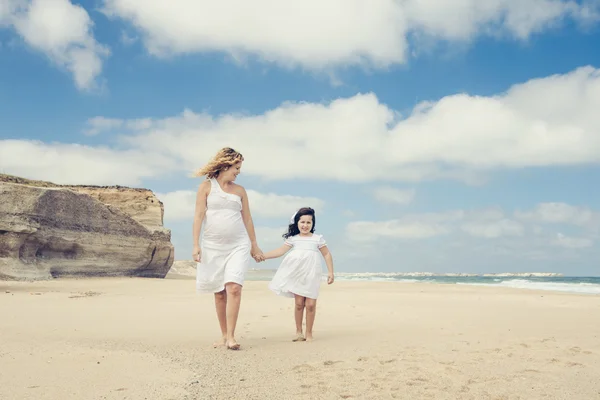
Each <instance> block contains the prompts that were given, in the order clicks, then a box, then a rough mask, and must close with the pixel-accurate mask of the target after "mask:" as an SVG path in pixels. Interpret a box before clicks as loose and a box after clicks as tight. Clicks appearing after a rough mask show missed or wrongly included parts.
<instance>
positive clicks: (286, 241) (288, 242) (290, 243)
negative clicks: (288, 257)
mask: <svg viewBox="0 0 600 400" xmlns="http://www.w3.org/2000/svg"><path fill="white" fill-rule="evenodd" d="M283 244H286V245H288V246H290V247H294V237H293V236H291V237H289V238H287V239H285V240H284V241H283Z"/></svg>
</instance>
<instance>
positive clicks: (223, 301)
mask: <svg viewBox="0 0 600 400" xmlns="http://www.w3.org/2000/svg"><path fill="white" fill-rule="evenodd" d="M215 308H216V309H217V318H218V319H219V326H220V327H221V339H220V340H218V341H216V342H215V343H214V344H213V346H214V347H219V346H223V345H224V344H225V342H226V341H227V292H226V291H225V290H222V291H220V292H218V293H215Z"/></svg>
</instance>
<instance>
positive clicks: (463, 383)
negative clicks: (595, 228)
mask: <svg viewBox="0 0 600 400" xmlns="http://www.w3.org/2000/svg"><path fill="white" fill-rule="evenodd" d="M0 290H1V291H0V315H1V316H2V324H1V329H0V364H1V365H2V369H1V374H0V398H2V399H11V400H12V399H15V400H16V399H36V400H41V399H107V400H112V399H130V400H133V399H136V400H137V399H230V398H234V399H474V400H475V399H477V400H479V399H494V400H501V399H581V400H590V399H600V379H598V377H599V376H600V302H599V301H598V300H599V297H598V296H589V295H577V294H568V293H549V292H537V291H529V290H528V291H518V290H513V289H502V288H481V287H465V286H454V285H433V284H403V283H396V282H391V283H384V282H338V283H336V284H335V285H333V286H331V287H324V288H323V291H322V297H321V299H320V300H319V305H318V310H317V322H316V327H315V335H316V341H315V342H313V343H292V341H291V339H292V337H293V333H294V325H293V318H292V302H291V301H289V300H288V299H283V298H277V297H275V296H274V295H272V294H271V293H270V292H268V291H267V289H266V283H265V282H248V284H247V286H246V289H245V291H244V300H243V305H242V312H241V315H240V321H239V325H238V339H239V341H240V342H241V343H242V345H243V350H241V351H239V352H234V351H226V350H223V349H213V348H212V347H211V343H212V341H213V339H215V338H216V337H217V336H218V330H217V323H216V318H215V315H214V307H213V303H212V298H211V297H210V296H200V295H196V294H195V293H194V281H193V280H181V279H167V280H154V279H140V278H134V279H123V278H120V279H93V280H60V281H50V282H35V283H26V282H3V283H1V284H0Z"/></svg>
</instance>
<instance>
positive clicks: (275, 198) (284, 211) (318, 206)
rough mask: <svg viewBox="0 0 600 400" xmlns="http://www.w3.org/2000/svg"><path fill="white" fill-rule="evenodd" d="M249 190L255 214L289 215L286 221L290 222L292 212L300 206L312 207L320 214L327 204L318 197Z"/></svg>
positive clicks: (276, 216)
mask: <svg viewBox="0 0 600 400" xmlns="http://www.w3.org/2000/svg"><path fill="white" fill-rule="evenodd" d="M247 192H248V201H250V202H251V204H250V209H251V210H252V213H253V214H256V215H258V216H261V217H267V218H278V217H288V218H287V219H286V220H285V222H288V220H289V219H290V218H291V216H292V214H294V212H295V211H296V210H297V209H299V208H300V207H312V208H314V209H315V212H316V214H317V215H319V214H320V213H322V212H323V208H324V205H325V202H324V201H323V200H321V199H318V198H316V197H301V196H291V195H279V194H275V193H260V192H257V191H255V190H247ZM254 210H256V211H254Z"/></svg>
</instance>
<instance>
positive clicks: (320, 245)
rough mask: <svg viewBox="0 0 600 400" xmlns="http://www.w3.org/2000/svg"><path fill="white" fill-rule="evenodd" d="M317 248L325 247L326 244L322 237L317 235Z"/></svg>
mask: <svg viewBox="0 0 600 400" xmlns="http://www.w3.org/2000/svg"><path fill="white" fill-rule="evenodd" d="M318 246H319V248H321V247H325V246H327V242H326V241H325V239H324V238H323V236H322V235H319V243H318Z"/></svg>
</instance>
